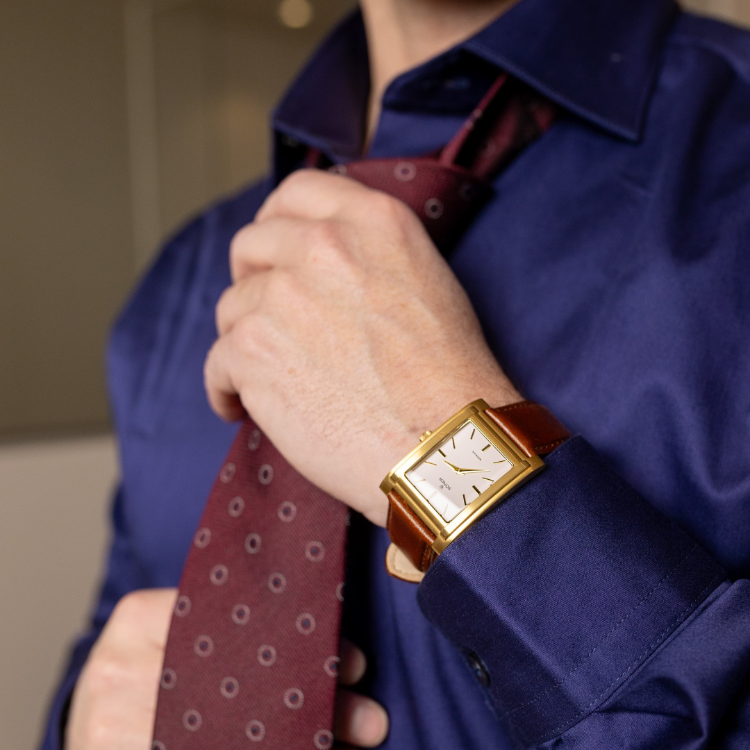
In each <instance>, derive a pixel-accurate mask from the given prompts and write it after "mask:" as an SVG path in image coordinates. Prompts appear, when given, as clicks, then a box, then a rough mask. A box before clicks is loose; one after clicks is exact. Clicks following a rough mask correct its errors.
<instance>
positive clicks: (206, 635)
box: [152, 74, 555, 750]
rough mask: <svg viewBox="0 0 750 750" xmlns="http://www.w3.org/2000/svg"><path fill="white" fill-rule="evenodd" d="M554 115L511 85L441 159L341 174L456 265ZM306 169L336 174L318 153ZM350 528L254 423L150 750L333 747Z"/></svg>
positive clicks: (211, 505)
mask: <svg viewBox="0 0 750 750" xmlns="http://www.w3.org/2000/svg"><path fill="white" fill-rule="evenodd" d="M554 116H555V108H554V106H553V105H552V104H551V103H549V102H548V101H547V100H545V99H543V98H541V97H540V96H539V95H537V94H536V93H535V92H534V91H533V90H531V89H530V88H528V87H526V86H525V85H523V84H521V83H520V82H518V81H516V80H515V79H512V78H509V77H508V76H507V75H505V74H503V75H501V76H500V78H498V80H497V81H496V82H495V83H494V84H493V86H492V87H491V89H490V90H489V91H488V92H487V94H486V96H485V97H484V99H483V100H482V102H481V103H480V104H479V105H478V107H477V109H475V110H474V112H472V114H471V116H470V117H469V119H468V120H467V121H466V122H465V123H464V125H463V127H462V128H461V130H460V131H459V132H458V134H457V135H456V136H455V137H454V138H453V139H452V140H451V141H450V143H448V145H447V146H445V148H443V149H442V150H441V151H440V152H438V153H436V154H433V155H428V156H424V157H419V158H414V159H408V160H407V159H371V160H367V161H360V162H354V163H350V164H347V165H346V166H340V165H339V166H333V167H330V169H331V171H335V172H340V173H345V174H347V175H348V176H350V177H352V178H353V179H356V180H359V181H360V182H362V183H364V184H365V185H368V186H370V187H373V188H376V189H379V190H383V191H385V192H387V193H390V194H391V195H394V196H396V197H398V198H400V199H402V200H403V201H404V202H405V203H406V204H407V205H409V206H410V207H411V208H412V209H413V210H414V211H415V212H416V214H417V215H418V216H419V217H420V218H421V220H422V221H423V222H424V224H425V227H426V228H427V231H428V232H429V233H430V236H431V237H432V239H433V240H434V241H435V243H436V244H437V245H438V247H439V248H440V249H441V251H443V252H447V251H448V249H449V248H450V247H451V246H452V245H453V244H454V243H455V241H456V240H457V239H458V238H459V236H460V234H461V232H462V231H463V230H464V229H465V227H466V226H467V225H468V224H469V222H470V221H471V219H472V218H473V216H474V214H475V213H476V211H477V210H478V209H479V207H481V205H482V203H483V202H484V200H486V198H487V197H488V196H489V195H491V192H492V189H491V186H490V183H489V180H490V179H491V178H492V177H493V176H494V175H495V174H497V172H498V171H499V170H500V169H502V168H503V167H504V166H506V165H507V164H508V163H509V162H510V161H511V159H513V158H514V157H515V156H516V155H517V154H518V153H519V152H520V151H521V150H522V149H523V148H524V147H525V146H526V145H528V144H529V143H531V142H532V141H533V140H535V139H536V138H538V137H539V136H540V135H541V134H542V133H543V132H544V131H545V130H547V128H549V126H550V125H551V124H552V121H553V119H554ZM308 165H310V166H313V165H314V166H321V167H322V166H325V164H324V161H323V157H322V156H321V155H320V154H319V153H316V152H310V154H309V158H308ZM347 525H348V511H347V509H346V507H345V506H344V505H343V504H342V503H340V502H338V501H336V500H334V499H333V498H331V497H330V496H328V495H326V494H325V493H323V492H322V491H320V490H319V489H317V488H316V487H315V486H313V485H312V484H310V483H309V482H308V481H307V480H306V479H305V478H304V477H302V476H301V475H300V474H299V473H297V472H296V471H295V470H294V469H293V468H292V467H291V466H290V465H289V464H288V463H287V462H286V460H285V459H284V457H283V456H282V455H281V454H280V453H279V452H278V451H277V450H276V449H275V448H274V446H273V445H272V444H271V442H270V441H269V440H267V439H266V438H265V436H264V435H263V434H262V433H261V431H260V430H259V429H258V427H257V426H256V425H255V424H254V423H253V422H252V421H251V419H249V418H248V419H246V420H245V422H244V423H243V424H242V426H241V428H240V430H239V433H238V434H237V437H236V438H235V441H234V443H233V445H232V448H231V451H230V453H229V456H228V457H227V460H226V463H225V464H224V466H223V468H222V469H221V471H220V472H219V476H218V478H217V479H216V482H215V484H214V487H213V489H212V491H211V495H210V497H209V499H208V504H207V506H206V509H205V511H204V514H203V518H202V519H201V522H200V527H199V529H198V531H197V532H196V534H195V537H194V540H193V545H192V547H191V550H190V553H189V555H188V559H187V562H186V564H185V568H184V571H183V574H182V580H181V583H180V591H179V597H178V599H177V604H176V606H175V610H174V614H173V617H172V623H171V626H170V631H169V639H168V642H167V649H166V654H165V658H164V668H163V672H162V677H161V686H160V690H159V699H158V708H157V714H156V724H155V728H154V740H153V744H152V750H187V749H188V748H192V749H195V750H198V749H200V750H235V749H238V748H248V747H255V745H256V743H258V746H259V747H262V748H266V750H312V749H313V748H317V750H327V749H328V748H331V747H333V734H332V732H331V728H332V726H333V711H334V701H335V690H336V676H337V672H338V661H339V658H338V646H339V630H340V620H341V602H342V601H343V587H344V583H343V578H344V558H345V547H346V527H347Z"/></svg>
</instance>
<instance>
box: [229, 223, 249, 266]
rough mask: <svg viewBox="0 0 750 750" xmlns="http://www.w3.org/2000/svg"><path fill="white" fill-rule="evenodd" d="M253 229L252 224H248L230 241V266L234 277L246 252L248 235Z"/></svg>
mask: <svg viewBox="0 0 750 750" xmlns="http://www.w3.org/2000/svg"><path fill="white" fill-rule="evenodd" d="M251 229H252V224H247V225H245V226H244V227H242V229H240V230H239V231H238V232H237V233H236V234H235V235H234V237H232V239H231V241H230V242H229V267H230V269H231V272H232V277H234V276H235V275H236V272H237V269H238V268H239V266H240V265H241V263H242V256H243V254H244V250H245V245H246V243H247V239H248V235H249V234H250V231H251Z"/></svg>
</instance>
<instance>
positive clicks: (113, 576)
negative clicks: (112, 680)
mask: <svg viewBox="0 0 750 750" xmlns="http://www.w3.org/2000/svg"><path fill="white" fill-rule="evenodd" d="M123 502H124V498H123V490H122V489H120V490H119V491H118V492H117V494H116V496H115V501H114V504H113V512H112V521H113V539H112V544H111V547H110V553H109V560H108V565H107V573H106V578H105V580H104V584H103V585H102V588H101V592H100V594H99V599H98V601H97V603H96V606H95V607H94V611H93V614H92V617H91V621H90V624H89V628H88V630H87V631H86V632H85V633H84V634H82V635H81V636H80V637H79V638H78V640H77V641H76V642H75V644H74V645H73V648H72V649H71V652H70V657H69V659H68V664H67V666H66V669H65V672H64V674H63V676H62V679H61V681H60V685H59V687H58V689H57V692H56V694H55V695H54V697H53V699H52V703H51V705H50V709H49V713H48V716H47V724H46V726H45V729H44V734H43V738H42V744H41V750H60V749H61V748H62V747H63V738H64V733H65V725H66V721H67V716H68V708H69V706H70V699H71V696H72V695H73V689H74V688H75V684H76V681H77V680H78V677H79V675H80V674H81V670H82V669H83V665H84V664H85V663H86V659H87V658H88V655H89V652H90V651H91V647H92V646H93V645H94V643H95V642H96V639H97V638H98V637H99V634H100V633H101V631H102V628H103V627H104V625H105V623H106V622H107V620H108V619H109V616H110V615H111V614H112V610H113V609H114V607H115V605H116V604H117V602H118V601H119V600H120V599H121V598H122V597H123V596H125V594H128V593H129V592H131V591H135V590H136V589H140V588H144V587H145V586H146V583H145V580H144V575H143V573H142V571H141V568H140V566H139V565H138V563H137V560H136V557H135V555H134V553H133V549H132V544H131V540H130V536H129V534H128V530H127V524H126V523H125V519H124V517H123V513H122V507H123Z"/></svg>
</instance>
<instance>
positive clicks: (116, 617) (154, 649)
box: [65, 589, 388, 750]
mask: <svg viewBox="0 0 750 750" xmlns="http://www.w3.org/2000/svg"><path fill="white" fill-rule="evenodd" d="M176 598H177V592H176V591H175V590H174V589H161V590H150V591H136V592H135V593H133V594H129V595H128V596H126V597H124V598H123V599H122V600H121V601H120V603H119V604H118V605H117V607H116V608H115V611H114V612H113V613H112V616H111V617H110V618H109V622H108V623H107V625H106V627H105V628H104V630H103V631H102V634H101V636H100V637H99V640H98V641H97V642H96V644H95V646H94V648H93V649H92V651H91V655H90V656H89V659H88V661H87V663H86V666H85V667H84V670H83V673H82V674H81V677H80V679H79V680H78V684H77V686H76V689H75V693H74V694H73V702H72V705H71V709H70V716H69V719H68V727H67V732H66V741H65V750H148V748H149V747H150V743H151V731H152V729H153V726H154V717H155V715H156V698H157V693H158V685H159V678H160V675H161V669H162V661H163V659H164V648H165V646H166V643H167V633H168V631H169V621H170V618H171V615H172V610H173V608H174V605H175V600H176ZM366 665H367V662H366V660H365V655H364V654H363V653H362V651H360V650H359V649H358V648H357V647H356V646H353V645H352V644H351V643H348V642H344V643H343V644H342V647H341V664H340V665H339V683H340V684H342V685H353V684H355V683H357V682H359V680H360V679H361V678H362V676H363V675H364V672H365V668H366ZM334 730H335V735H336V739H337V740H338V741H340V742H346V743H349V744H350V745H355V746H357V747H376V746H377V745H379V744H380V743H381V742H382V741H383V740H384V739H385V736H386V734H387V733H388V715H387V714H386V713H385V711H384V710H383V708H382V707H381V706H380V705H379V704H377V703H375V702H374V701H372V700H370V699H369V698H366V697H364V696H361V695H357V694H356V693H353V692H351V691H349V690H345V689H343V688H339V693H338V697H337V705H336V719H335V727H334Z"/></svg>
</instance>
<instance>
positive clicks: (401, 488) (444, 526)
mask: <svg viewBox="0 0 750 750" xmlns="http://www.w3.org/2000/svg"><path fill="white" fill-rule="evenodd" d="M488 408H490V407H489V404H487V402H485V401H483V400H482V399H479V400H477V401H472V403H470V404H469V405H468V406H467V407H465V408H464V409H462V410H461V411H460V412H458V413H457V414H456V415H455V416H453V417H451V418H450V419H449V420H448V421H447V422H444V423H443V424H442V425H440V427H438V429H437V430H435V431H434V432H432V433H429V434H428V433H425V435H424V436H423V437H422V439H421V442H420V444H419V445H418V446H417V447H416V448H414V450H413V451H411V453H409V454H408V455H407V456H406V457H405V458H404V459H403V460H402V461H400V462H399V463H398V464H397V465H396V466H395V467H394V468H393V470H392V471H391V472H389V474H388V476H387V477H386V478H385V479H384V480H383V482H382V483H381V485H380V489H381V490H383V492H385V493H386V494H388V493H389V492H391V491H392V490H396V491H397V492H398V494H399V495H401V497H402V498H403V499H404V500H405V501H406V502H407V503H408V505H409V507H410V508H411V509H412V510H413V511H414V512H415V513H416V514H417V515H418V516H419V518H420V519H421V520H422V521H423V522H424V523H425V525H426V526H427V527H428V528H429V529H430V531H431V532H432V533H433V534H435V542H434V544H433V545H432V548H433V549H434V550H435V552H436V553H437V554H440V553H441V552H442V551H443V550H444V549H445V548H446V547H447V546H448V545H449V544H450V543H451V542H452V541H454V540H455V539H456V538H457V537H459V536H460V535H461V534H463V533H464V532H465V531H466V530H467V529H468V528H469V527H470V526H472V525H473V524H475V523H476V522H477V521H478V520H479V519H480V518H481V517H482V516H483V515H484V514H485V513H487V512H488V511H489V510H490V509H491V508H492V507H493V506H494V505H496V504H497V503H499V502H502V501H503V500H505V499H506V498H507V497H508V496H509V495H510V494H511V493H512V492H513V491H514V490H516V489H517V488H518V487H520V486H521V485H523V484H524V483H525V482H527V481H528V480H529V479H531V478H532V477H533V476H534V475H535V474H537V473H538V472H539V471H541V470H542V469H543V468H544V461H542V459H541V458H539V456H531V457H529V456H527V455H526V454H525V453H524V452H523V451H522V450H521V448H520V447H519V446H518V445H517V443H516V442H515V441H514V440H512V439H511V438H510V436H508V435H507V434H506V433H505V432H504V431H503V430H502V429H501V428H500V427H498V426H497V425H496V424H495V423H494V422H493V421H492V420H491V419H490V418H489V417H488V416H487V414H486V413H485V412H486V410H487V409H488ZM467 422H472V423H473V424H474V426H475V427H476V428H477V429H479V430H480V432H482V433H483V434H484V436H485V437H486V438H487V439H488V440H489V441H491V442H492V443H493V444H494V445H495V447H496V448H497V449H498V450H499V451H500V452H501V453H502V454H503V455H504V456H505V457H506V458H507V459H508V461H509V462H510V463H511V464H512V468H511V470H510V471H509V472H507V473H506V474H505V475H503V476H502V477H500V479H498V480H497V481H496V482H495V483H494V484H492V485H490V487H489V488H488V489H486V490H485V491H484V492H483V493H482V494H481V495H479V497H477V498H476V500H473V501H472V502H471V503H470V504H469V505H467V506H466V507H465V508H464V509H463V510H462V511H460V512H459V513H458V515H457V516H456V517H455V518H454V519H453V520H452V521H448V522H446V521H445V520H444V519H443V518H442V517H441V516H440V515H439V514H438V512H437V511H436V510H435V509H434V508H433V507H432V505H430V503H429V502H427V500H426V499H425V498H424V497H423V496H422V495H421V493H420V492H419V491H418V490H417V489H416V488H415V487H414V485H413V484H412V483H411V482H410V481H409V480H408V479H407V478H406V474H407V472H409V471H410V470H411V469H413V468H414V467H415V466H416V465H417V464H419V463H420V462H421V461H422V460H423V459H424V458H425V457H426V456H428V455H429V454H430V453H432V452H433V451H435V450H436V449H437V448H438V447H439V446H440V445H441V444H442V443H443V442H444V441H446V440H447V439H448V438H450V437H451V436H452V435H453V434H455V433H456V432H458V430H460V429H461V428H462V427H463V426H464V425H465V424H466V423H467Z"/></svg>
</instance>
